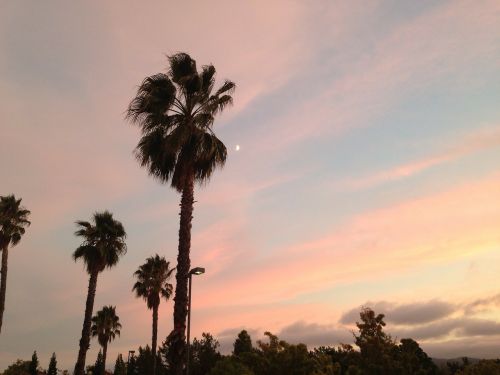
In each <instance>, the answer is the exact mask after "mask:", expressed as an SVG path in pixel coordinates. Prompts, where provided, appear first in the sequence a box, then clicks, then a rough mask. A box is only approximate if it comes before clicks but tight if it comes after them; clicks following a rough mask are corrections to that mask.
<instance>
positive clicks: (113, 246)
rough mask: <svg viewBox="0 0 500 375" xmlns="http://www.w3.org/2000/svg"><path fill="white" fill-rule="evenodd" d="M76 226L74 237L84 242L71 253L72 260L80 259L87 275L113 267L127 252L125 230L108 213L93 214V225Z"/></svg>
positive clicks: (82, 224)
mask: <svg viewBox="0 0 500 375" xmlns="http://www.w3.org/2000/svg"><path fill="white" fill-rule="evenodd" d="M76 224H77V226H78V227H79V229H78V230H77V231H76V232H75V235H77V236H80V237H83V239H84V241H83V243H82V245H80V246H79V247H78V248H77V249H76V250H75V252H74V253H73V259H74V260H75V261H76V260H78V259H80V258H82V259H83V261H84V263H85V265H86V267H87V271H88V272H89V273H91V272H93V271H97V272H102V271H103V270H104V268H106V267H108V268H110V267H113V266H114V265H116V264H117V263H118V260H119V258H120V256H121V255H123V254H125V252H126V251H127V246H126V244H125V237H126V233H125V229H124V228H123V225H122V224H121V223H120V222H119V221H117V220H115V219H114V218H113V214H111V213H110V212H109V211H104V212H97V213H95V214H94V217H93V223H89V222H88V221H77V222H76Z"/></svg>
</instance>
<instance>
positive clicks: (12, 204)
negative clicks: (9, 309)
mask: <svg viewBox="0 0 500 375" xmlns="http://www.w3.org/2000/svg"><path fill="white" fill-rule="evenodd" d="M29 215H30V211H28V210H26V209H25V208H24V207H22V206H21V199H16V197H15V196H14V195H8V196H5V197H0V251H1V252H2V269H1V273H2V275H1V278H0V332H2V322H3V312H4V311H5V294H6V292H7V267H8V259H9V245H12V247H14V246H16V245H17V244H18V243H19V242H20V241H21V237H22V236H23V235H24V233H25V231H26V229H25V227H27V226H29V225H30V224H31V222H30V221H29V220H28V216H29Z"/></svg>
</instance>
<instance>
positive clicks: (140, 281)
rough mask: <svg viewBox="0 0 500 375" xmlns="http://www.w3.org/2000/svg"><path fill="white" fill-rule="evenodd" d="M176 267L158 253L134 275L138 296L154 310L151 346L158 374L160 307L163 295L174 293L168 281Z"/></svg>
mask: <svg viewBox="0 0 500 375" xmlns="http://www.w3.org/2000/svg"><path fill="white" fill-rule="evenodd" d="M174 269H175V268H170V262H167V261H166V260H165V258H164V257H160V256H159V255H158V254H156V255H155V256H152V257H149V258H147V259H146V262H145V263H144V264H143V265H141V266H140V267H139V268H138V269H137V271H135V272H134V276H135V277H136V278H137V281H136V283H135V284H134V287H133V288H132V290H133V291H135V294H136V296H137V297H138V298H143V299H144V300H145V301H146V303H147V306H148V309H150V310H153V337H152V343H151V348H152V352H153V375H155V374H156V346H157V339H158V308H159V307H160V301H161V298H162V297H163V298H164V299H165V300H168V299H169V298H170V296H171V295H172V291H173V286H172V284H170V283H169V282H168V280H169V279H170V276H171V275H172V272H173V271H174Z"/></svg>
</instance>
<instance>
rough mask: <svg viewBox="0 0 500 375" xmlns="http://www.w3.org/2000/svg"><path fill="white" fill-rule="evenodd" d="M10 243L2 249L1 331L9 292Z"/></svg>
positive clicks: (0, 288) (0, 283)
mask: <svg viewBox="0 0 500 375" xmlns="http://www.w3.org/2000/svg"><path fill="white" fill-rule="evenodd" d="M7 247H8V245H4V246H3V249H2V279H1V282H0V333H1V332H2V322H3V312H4V310H5V294H6V292H7V261H8V258H9V250H8V248H7Z"/></svg>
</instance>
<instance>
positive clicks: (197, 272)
mask: <svg viewBox="0 0 500 375" xmlns="http://www.w3.org/2000/svg"><path fill="white" fill-rule="evenodd" d="M204 273H205V268H203V267H195V268H193V269H191V271H189V299H188V322H187V363H186V375H189V362H190V359H191V357H190V354H191V344H190V343H189V335H190V332H191V283H192V279H193V275H201V274H204Z"/></svg>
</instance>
